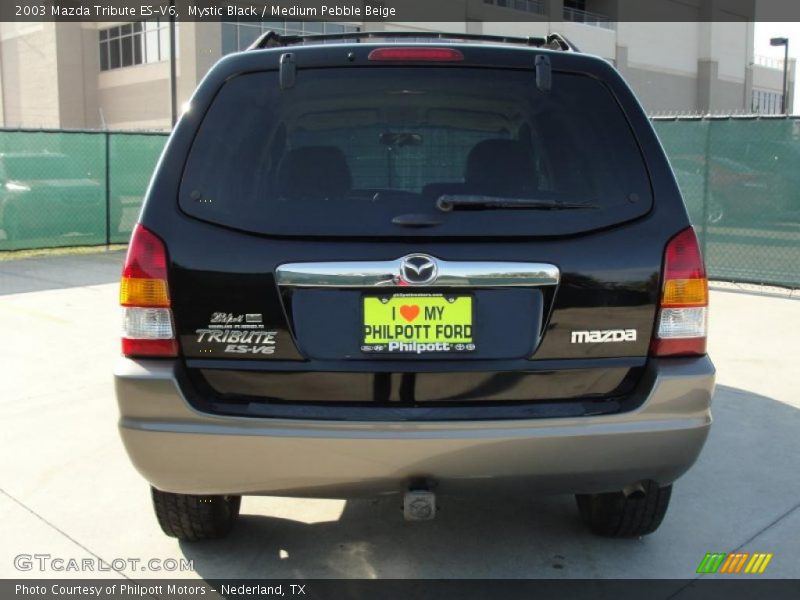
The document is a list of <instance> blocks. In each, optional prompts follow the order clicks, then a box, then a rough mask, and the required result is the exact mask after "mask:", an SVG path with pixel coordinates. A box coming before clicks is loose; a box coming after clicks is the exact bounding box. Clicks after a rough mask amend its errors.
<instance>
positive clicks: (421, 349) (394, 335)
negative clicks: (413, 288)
mask: <svg viewBox="0 0 800 600" xmlns="http://www.w3.org/2000/svg"><path fill="white" fill-rule="evenodd" d="M360 305H361V318H360V326H361V331H360V333H359V342H360V347H361V352H362V353H365V354H382V355H387V354H388V355H409V354H410V355H416V356H420V355H440V354H450V353H465V352H466V353H469V352H475V351H476V350H477V346H476V344H475V328H474V325H475V297H474V295H473V294H472V293H469V292H456V293H445V292H426V293H423V292H419V293H416V292H390V293H384V294H364V295H363V296H362V297H361V301H360ZM414 306H416V307H418V311H417V314H416V316H415V315H414V312H413V307H414ZM448 307H453V308H452V310H451V311H449V312H450V315H448V318H442V319H440V321H441V322H438V323H437V322H436V321H437V319H436V318H435V314H436V312H437V310H436V309H441V310H440V311H439V316H440V317H444V316H445V312H444V311H445V310H446V309H447V308H448ZM391 308H394V309H395V310H396V311H397V312H395V313H394V315H393V317H390V319H389V322H388V323H387V322H385V319H384V318H383V317H385V316H386V315H381V319H382V320H381V322H375V317H376V316H378V313H377V312H376V309H377V311H378V312H383V311H385V312H388V311H389V310H390V309H391ZM401 309H406V314H405V315H403V314H401V313H400V310H401ZM465 311H466V312H467V313H468V318H467V319H466V320H465V316H466V315H464V312H465ZM368 313H370V314H369V315H368ZM452 315H455V317H454V318H452V319H450V316H452ZM420 316H421V317H423V318H422V319H421V320H419V321H418V320H417V319H418V318H419V317H420ZM410 317H412V318H410ZM368 318H369V319H370V321H371V322H370V323H368V322H367V320H368ZM381 325H382V326H389V327H390V328H391V329H390V330H382V331H381V332H380V334H379V332H378V331H376V330H374V329H373V331H372V333H373V335H369V330H367V326H370V327H375V326H381ZM397 325H400V326H402V327H403V328H404V331H403V332H402V334H400V332H399V331H398V330H397V329H396V326H397ZM437 325H441V326H442V329H437V328H436V326H437ZM408 326H411V327H414V334H413V335H411V336H409V335H407V334H408V333H410V331H411V330H408V329H407V327H408ZM416 326H422V327H423V328H424V327H425V326H428V327H429V329H428V330H427V332H425V331H424V330H423V329H421V328H418V327H416ZM456 326H461V329H460V330H459V329H458V328H457V327H456ZM448 327H449V329H448ZM382 334H389V335H382ZM398 336H399V337H398Z"/></svg>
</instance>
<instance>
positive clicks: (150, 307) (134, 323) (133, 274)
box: [119, 224, 178, 356]
mask: <svg viewBox="0 0 800 600" xmlns="http://www.w3.org/2000/svg"><path fill="white" fill-rule="evenodd" d="M119 303H120V304H121V305H122V306H123V311H124V314H123V319H122V353H123V354H124V355H125V356H177V355H178V342H177V340H176V339H175V326H174V325H173V319H172V310H171V308H170V306H171V304H170V297H169V285H168V284H167V249H166V248H165V247H164V242H162V241H161V240H160V239H159V238H158V237H156V235H155V234H154V233H152V232H151V231H148V230H147V228H145V227H144V226H143V225H140V224H137V225H136V227H135V228H134V229H133V235H132V236H131V243H130V246H128V254H127V256H126V257H125V265H124V266H123V267H122V279H121V280H120V285H119Z"/></svg>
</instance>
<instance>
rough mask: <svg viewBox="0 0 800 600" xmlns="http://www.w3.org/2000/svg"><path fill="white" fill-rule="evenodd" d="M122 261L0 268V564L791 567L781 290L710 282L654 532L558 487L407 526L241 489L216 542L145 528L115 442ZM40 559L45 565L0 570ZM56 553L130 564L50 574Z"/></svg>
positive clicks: (794, 349) (59, 260)
mask: <svg viewBox="0 0 800 600" xmlns="http://www.w3.org/2000/svg"><path fill="white" fill-rule="evenodd" d="M121 261H122V254H121V253H119V252H112V253H102V252H101V253H97V254H91V255H85V254H84V255H78V256H55V257H37V258H29V259H24V260H15V261H0V336H2V337H1V338H0V339H1V340H2V341H1V343H0V378H2V379H1V380H2V392H0V403H1V404H0V405H1V406H2V414H3V430H4V433H3V435H2V438H1V439H2V454H1V456H2V461H0V469H2V471H1V472H0V475H1V478H0V481H1V482H2V483H0V526H1V527H2V532H3V535H2V536H0V577H4V578H12V577H31V578H33V577H87V576H89V577H92V576H94V577H97V576H102V577H119V576H124V577H129V578H137V579H139V578H151V577H170V578H172V577H203V578H221V577H237V578H238V577H241V578H262V577H269V578H295V577H298V578H328V577H331V578H340V577H366V578H371V577H392V578H406V577H415V578H468V577H469V578H478V577H480V578H596V577H603V578H639V577H642V578H675V579H692V578H695V577H698V575H696V574H695V570H696V568H697V566H698V564H699V563H700V561H701V560H702V558H703V556H704V555H705V553H707V552H731V551H734V550H736V551H743V552H770V553H773V554H774V557H773V559H772V561H771V562H770V564H769V566H768V569H767V570H766V572H765V573H764V575H762V576H761V577H775V578H778V577H780V578H797V577H800V469H798V466H800V435H798V434H800V397H798V394H797V392H796V389H797V386H798V382H799V381H798V380H799V379H800V378H798V372H799V370H798V367H797V365H798V364H800V351H798V343H797V340H798V338H800V301H799V300H800V299H798V298H797V297H796V296H795V297H788V296H786V297H782V296H780V295H763V294H753V293H743V292H741V291H736V290H734V289H728V290H725V289H714V290H713V291H712V294H711V313H710V315H711V316H710V337H709V350H710V354H711V357H712V359H713V360H714V362H715V364H716V366H717V369H718V380H717V381H718V387H717V391H716V394H715V397H714V407H713V411H714V426H713V428H712V431H711V434H710V437H709V440H708V443H707V445H706V448H705V449H704V451H703V453H702V455H701V456H700V459H699V461H698V463H697V464H696V465H695V467H694V468H693V469H692V470H690V471H689V473H688V474H687V475H685V476H684V477H683V478H682V479H680V480H679V481H678V482H677V483H676V485H675V489H674V493H673V498H672V504H671V506H670V510H669V512H668V514H667V517H666V519H665V521H664V523H663V525H662V526H661V528H660V529H659V530H658V531H657V532H656V533H655V534H653V535H651V536H648V537H645V538H642V539H632V540H608V539H602V538H597V537H594V536H592V535H591V534H590V533H588V532H587V531H586V530H585V529H584V527H583V526H582V524H581V523H580V521H579V519H578V516H577V511H576V508H575V505H574V500H573V498H572V497H571V496H550V497H516V498H511V497H492V496H491V495H488V496H481V497H460V498H440V499H439V501H440V509H441V510H440V512H439V514H438V516H437V518H436V519H435V520H434V521H431V522H422V523H407V522H404V521H403V518H402V513H401V510H400V503H399V501H398V500H397V499H379V500H377V499H376V500H358V501H343V500H309V499H292V498H270V497H259V498H254V497H248V498H245V499H244V501H243V505H242V513H243V515H242V518H241V519H240V521H239V523H238V525H237V528H236V529H235V531H234V532H233V533H232V535H231V536H230V537H229V538H228V539H226V540H223V541H220V542H213V543H204V544H187V543H179V542H177V541H175V540H174V539H171V538H168V537H166V536H164V535H163V534H162V533H161V531H160V530H159V528H158V525H157V524H156V521H155V518H154V516H153V514H152V510H151V506H150V499H149V491H148V486H147V485H146V483H145V482H144V480H143V479H142V478H141V477H140V476H139V475H138V474H137V473H136V471H135V470H134V469H133V467H132V466H131V465H130V463H129V461H128V459H127V457H126V455H125V453H124V450H123V447H122V444H121V442H120V440H119V437H118V435H117V430H116V420H117V408H116V403H115V400H114V395H113V388H112V378H111V372H112V368H113V365H114V362H115V361H116V359H117V356H118V352H119V350H118V346H119V339H118V331H119V323H120V312H119V308H118V306H117V298H116V296H117V278H118V274H119V268H120V263H121ZM35 554H39V555H49V556H50V559H43V560H44V561H47V562H48V566H47V568H45V569H44V570H42V569H41V568H40V567H41V563H37V562H36V561H33V564H32V568H31V570H28V571H20V570H18V568H17V567H15V557H17V556H19V555H31V556H32V555H35ZM55 558H62V559H65V560H68V559H71V558H72V559H77V560H78V561H81V559H84V558H85V559H90V562H92V561H94V564H97V562H96V561H97V560H98V559H102V560H103V561H104V563H105V564H112V562H113V561H115V560H117V562H116V565H117V566H120V565H121V564H122V563H120V562H119V559H122V561H123V562H124V564H125V566H124V568H121V569H120V572H119V573H117V572H113V571H112V572H86V571H78V572H75V571H64V570H57V569H55V568H53V564H52V563H50V562H49V561H50V560H52V559H55ZM131 559H134V560H139V561H141V562H140V563H137V564H136V565H135V566H133V563H132V562H131ZM150 559H157V560H159V561H162V562H161V569H162V570H158V567H157V565H152V564H151V565H150V566H151V567H152V568H151V569H148V567H147V566H146V563H147V562H148V561H149V560H150ZM166 559H177V560H180V559H187V560H190V561H191V568H190V569H188V570H185V571H166V570H163V569H164V565H165V561H166ZM23 562H24V561H23ZM143 563H145V564H144V565H143ZM16 564H17V566H20V563H19V559H17V563H16ZM65 564H67V563H65ZM168 564H170V565H172V563H168ZM22 566H24V565H22ZM143 566H144V569H145V570H142V567H143ZM178 568H180V567H178ZM704 577H706V578H708V577H712V578H713V577H725V576H719V575H712V576H709V575H706V576H704ZM731 577H736V576H731Z"/></svg>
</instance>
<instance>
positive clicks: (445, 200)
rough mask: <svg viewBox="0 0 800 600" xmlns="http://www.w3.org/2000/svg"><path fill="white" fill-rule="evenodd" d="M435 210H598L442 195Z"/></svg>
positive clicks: (587, 204)
mask: <svg viewBox="0 0 800 600" xmlns="http://www.w3.org/2000/svg"><path fill="white" fill-rule="evenodd" d="M436 208H438V209H439V210H441V211H442V212H449V211H451V210H454V209H458V208H476V209H481V208H487V209H488V208H528V209H534V210H567V209H579V208H599V206H598V205H597V204H592V203H590V202H562V201H559V200H542V199H537V198H503V197H500V196H480V195H474V196H473V195H467V194H444V195H442V196H439V198H438V199H437V200H436Z"/></svg>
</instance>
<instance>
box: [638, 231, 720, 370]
mask: <svg viewBox="0 0 800 600" xmlns="http://www.w3.org/2000/svg"><path fill="white" fill-rule="evenodd" d="M663 272H664V285H663V288H662V291H661V307H660V309H659V311H658V324H657V326H656V331H655V336H654V337H653V342H652V344H651V348H650V351H651V354H653V355H654V356H698V355H703V354H705V353H706V319H707V311H708V279H707V278H706V269H705V266H704V264H703V257H702V256H701V254H700V245H699V244H698V243H697V236H696V235H695V233H694V229H692V228H691V227H689V228H688V229H684V230H683V231H681V232H680V233H679V234H677V235H676V236H675V237H673V238H672V239H671V240H670V241H669V242H668V243H667V248H666V251H665V252H664V268H663Z"/></svg>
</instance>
